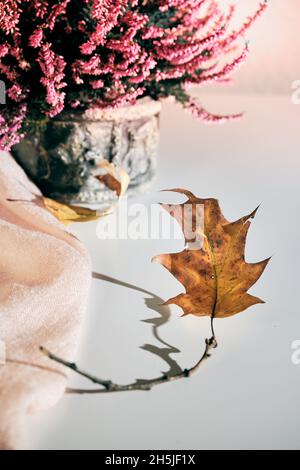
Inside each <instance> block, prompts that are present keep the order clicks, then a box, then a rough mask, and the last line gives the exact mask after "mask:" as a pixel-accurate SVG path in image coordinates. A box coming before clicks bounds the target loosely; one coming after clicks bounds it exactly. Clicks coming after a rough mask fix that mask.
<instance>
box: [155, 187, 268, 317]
mask: <svg viewBox="0 0 300 470" xmlns="http://www.w3.org/2000/svg"><path fill="white" fill-rule="evenodd" d="M171 191H173V192H177V193H181V194H184V195H186V196H187V198H188V200H187V201H186V202H185V203H183V204H179V205H178V206H179V207H180V208H181V210H180V211H175V213H171V215H172V216H173V217H174V218H175V219H176V220H177V221H178V222H179V224H180V225H181V227H182V229H183V231H184V223H185V222H186V220H185V218H186V217H185V215H184V208H185V205H186V204H189V205H190V207H191V208H192V214H193V225H195V217H196V213H197V210H198V207H204V225H203V227H204V229H203V231H202V233H201V235H202V237H203V238H202V240H203V243H202V247H199V248H198V249H190V246H189V243H188V242H189V240H188V239H189V237H190V235H185V240H186V243H187V245H186V248H185V249H184V250H183V251H182V252H180V253H172V254H165V255H160V256H156V257H155V258H154V259H155V260H156V261H158V262H160V263H161V264H162V265H163V266H164V267H165V268H166V269H168V270H169V271H170V273H171V274H173V276H174V277H175V278H176V279H178V281H179V282H181V284H182V285H183V286H184V287H185V290H186V292H185V293H183V294H179V295H178V296H176V297H174V298H172V299H170V300H168V302H166V303H167V304H176V305H178V306H179V307H181V308H182V309H183V312H184V315H188V314H193V315H197V316H211V317H212V318H217V317H218V318H224V317H230V316H232V315H236V314H238V313H240V312H242V311H243V310H245V309H247V308H248V307H250V306H252V305H255V304H259V303H264V302H263V301H262V300H261V299H259V298H258V297H254V296H253V295H251V294H248V292H247V291H248V289H250V287H252V286H253V285H254V284H255V283H256V281H257V280H258V279H259V278H260V276H261V275H262V273H263V271H264V269H265V268H266V266H267V264H268V262H269V260H270V258H268V259H266V260H264V261H261V262H259V263H247V262H246V261H245V254H244V253H245V245H246V237H247V233H248V230H249V227H250V224H251V222H250V220H251V219H253V218H254V217H255V214H256V212H257V209H256V210H255V211H254V212H252V213H251V214H249V215H247V216H245V217H242V218H241V219H239V220H237V221H236V222H232V223H231V222H228V221H227V220H226V219H225V218H224V216H223V214H222V212H221V209H220V206H219V203H218V201H217V200H216V199H200V198H197V197H196V196H194V195H193V194H192V193H191V192H189V191H186V190H184V189H174V190H171ZM199 205H200V206H199ZM201 205H202V206H201ZM162 206H163V207H164V208H165V209H167V210H168V211H169V209H168V206H166V205H164V204H163V205H162ZM199 230H200V231H201V228H199Z"/></svg>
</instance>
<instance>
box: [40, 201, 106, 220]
mask: <svg viewBox="0 0 300 470" xmlns="http://www.w3.org/2000/svg"><path fill="white" fill-rule="evenodd" d="M43 202H44V205H45V207H46V209H48V210H49V211H50V212H51V213H52V214H53V215H54V216H55V217H56V218H57V219H58V220H59V221H60V222H61V223H63V224H64V225H69V224H71V223H72V222H90V221H92V220H97V219H98V218H99V217H100V216H101V214H100V215H99V213H98V211H96V210H92V209H88V208H86V207H80V206H73V205H68V204H62V203H61V202H58V201H54V200H53V199H50V198H48V197H44V198H43Z"/></svg>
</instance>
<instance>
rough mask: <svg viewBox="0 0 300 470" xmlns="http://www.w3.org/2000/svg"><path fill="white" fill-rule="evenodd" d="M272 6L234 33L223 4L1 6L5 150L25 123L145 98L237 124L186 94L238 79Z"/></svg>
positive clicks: (32, 1) (29, 2) (47, 0)
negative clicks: (254, 31) (254, 33)
mask: <svg viewBox="0 0 300 470" xmlns="http://www.w3.org/2000/svg"><path fill="white" fill-rule="evenodd" d="M258 2H259V0H258ZM266 6H267V5H266V2H265V1H261V2H260V4H259V7H258V9H257V11H256V12H255V13H254V15H253V16H252V17H249V18H247V19H246V21H245V23H243V24H242V25H241V26H240V28H237V29H236V30H233V29H232V28H231V25H230V22H231V20H232V17H233V14H234V7H229V8H228V9H226V10H224V9H223V8H222V6H221V4H220V2H219V1H218V0H155V1H154V0H145V1H142V0H81V1H80V2H79V1H78V0H0V80H1V81H3V82H4V83H5V85H6V89H7V104H6V107H5V109H4V110H2V109H0V149H3V148H6V149H7V148H9V147H10V146H11V145H14V144H15V143H17V142H18V140H20V138H21V137H22V135H23V132H24V131H26V121H25V118H29V119H30V118H32V117H34V119H36V118H37V116H38V118H41V119H43V118H44V117H45V116H48V117H50V118H53V117H55V116H57V115H58V114H60V113H61V112H62V111H63V110H64V109H65V108H66V107H68V108H74V109H75V108H80V109H85V108H86V107H87V106H100V107H103V108H105V107H110V106H111V107H118V106H123V105H124V104H134V103H135V102H136V101H137V99H138V98H140V97H143V96H146V95H148V96H151V97H152V98H154V99H161V98H164V97H167V96H174V97H175V99H176V100H177V101H178V102H179V103H180V104H181V105H182V106H183V107H184V108H185V109H187V110H189V111H190V112H191V113H192V114H193V115H194V116H196V117H198V118H199V119H202V120H204V121H205V122H224V121H225V120H228V119H237V118H239V117H240V115H234V116H231V117H229V116H218V115H217V116H215V115H213V114H210V113H209V112H208V111H206V110H205V109H204V108H203V107H202V106H201V105H200V103H198V102H197V101H195V100H194V99H193V98H191V97H190V95H189V94H188V89H189V87H190V86H195V85H197V86H203V85H206V84H208V83H217V84H227V83H229V82H230V81H231V77H232V74H233V73H234V72H235V71H236V70H237V69H238V68H239V67H240V66H241V65H242V64H243V62H244V61H245V60H246V58H247V55H248V52H249V51H248V48H247V47H244V42H245V40H244V36H245V33H246V32H247V31H248V29H249V28H250V27H251V26H252V24H253V23H254V21H256V19H257V18H258V17H259V16H261V15H262V13H263V12H264V10H265V9H266ZM229 57H230V59H229Z"/></svg>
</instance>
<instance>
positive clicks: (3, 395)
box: [0, 153, 91, 449]
mask: <svg viewBox="0 0 300 470" xmlns="http://www.w3.org/2000/svg"><path fill="white" fill-rule="evenodd" d="M90 281H91V266H90V259H89V256H88V254H87V252H86V250H85V248H84V247H83V246H82V244H81V243H80V242H79V241H78V240H77V239H76V238H75V237H74V236H73V235H72V234H71V233H69V232H68V231H67V230H66V229H65V227H64V226H62V225H61V224H60V223H59V222H58V221H57V220H56V219H55V218H54V217H53V216H52V215H51V214H50V213H49V212H48V211H47V210H46V209H45V208H44V207H43V203H42V198H41V194H40V192H39V190H38V189H37V188H36V187H35V186H34V185H33V184H32V183H31V182H30V181H29V180H28V178H27V177H26V175H25V173H24V172H23V170H22V169H21V168H20V167H19V166H18V165H17V163H16V162H15V161H14V160H13V158H12V157H11V156H10V155H9V154H5V153H2V154H0V352H1V354H2V356H3V355H4V352H5V356H6V357H5V358H4V357H0V449H22V448H24V447H25V446H26V415H27V414H28V413H32V412H36V411H41V410H43V409H46V408H48V407H50V406H52V405H54V404H55V403H56V402H57V401H58V400H59V399H60V397H61V396H62V395H63V393H64V390H65V387H66V382H67V377H66V370H64V369H62V368H60V367H59V366H58V365H56V364H54V363H52V362H51V361H50V360H49V359H48V358H47V357H45V356H43V355H42V354H41V352H40V350H39V347H40V346H41V345H42V346H44V347H46V348H48V349H50V350H51V351H53V352H55V353H56V354H58V355H59V356H61V357H64V358H66V359H67V360H73V359H74V353H75V350H76V346H77V344H78V338H79V331H80V325H81V320H82V315H83V313H84V311H85V308H86V305H87V299H88V293H89V287H90ZM4 359H5V360H4Z"/></svg>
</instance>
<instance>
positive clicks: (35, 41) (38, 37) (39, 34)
mask: <svg viewBox="0 0 300 470" xmlns="http://www.w3.org/2000/svg"><path fill="white" fill-rule="evenodd" d="M43 36H44V34H43V30H42V29H37V30H36V31H34V33H33V34H32V35H31V36H30V38H29V46H31V47H35V48H37V47H40V45H41V43H42V39H43Z"/></svg>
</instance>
